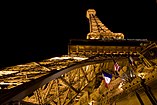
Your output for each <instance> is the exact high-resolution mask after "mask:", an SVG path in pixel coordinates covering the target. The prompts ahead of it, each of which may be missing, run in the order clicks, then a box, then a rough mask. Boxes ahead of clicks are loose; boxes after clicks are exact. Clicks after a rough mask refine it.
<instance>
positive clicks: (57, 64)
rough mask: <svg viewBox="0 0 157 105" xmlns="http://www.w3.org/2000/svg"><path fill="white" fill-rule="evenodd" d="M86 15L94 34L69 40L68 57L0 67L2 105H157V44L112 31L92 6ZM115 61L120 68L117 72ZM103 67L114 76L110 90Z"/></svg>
mask: <svg viewBox="0 0 157 105" xmlns="http://www.w3.org/2000/svg"><path fill="white" fill-rule="evenodd" d="M86 16H87V18H88V19H89V24H90V32H89V33H88V34H87V38H86V39H82V40H78V39H71V40H70V42H69V43H68V54H67V55H63V56H61V57H53V58H50V59H44V60H41V61H38V62H30V63H26V64H21V65H15V66H11V67H6V68H3V69H1V70H0V92H1V94H0V103H1V104H2V105H7V104H9V103H10V104H13V105H14V104H18V105H133V104H135V105H156V104H157V101H156V99H157V89H156V88H157V66H156V65H157V45H156V42H154V41H149V40H147V39H125V38H124V35H123V34H122V33H113V32H111V31H110V30H109V29H108V28H107V27H106V26H104V25H103V24H102V22H101V21H100V20H99V19H98V17H97V16H96V11H95V10H94V9H89V10H87V15H86ZM128 56H131V57H132V58H133V60H134V62H135V65H132V66H131V65H130V62H129V60H128ZM113 59H114V60H115V61H116V62H117V63H118V65H119V66H120V70H119V71H117V73H118V75H117V74H116V72H115V71H114V62H113ZM129 70H132V72H130V71H129ZM102 71H105V72H108V73H110V74H112V75H113V77H112V79H111V82H110V84H109V85H108V88H106V87H105V83H104V82H103V80H102V79H101V77H102V75H101V73H102Z"/></svg>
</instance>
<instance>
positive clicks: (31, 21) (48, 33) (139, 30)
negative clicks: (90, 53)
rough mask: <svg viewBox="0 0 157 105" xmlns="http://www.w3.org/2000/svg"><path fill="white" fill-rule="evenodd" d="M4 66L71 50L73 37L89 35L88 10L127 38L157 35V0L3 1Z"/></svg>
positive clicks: (0, 47)
mask: <svg viewBox="0 0 157 105" xmlns="http://www.w3.org/2000/svg"><path fill="white" fill-rule="evenodd" d="M1 5H3V7H2V9H1V35H0V67H5V66H11V65H16V64H22V63H27V62H31V61H39V60H42V59H46V58H50V57H54V56H61V55H66V54H68V52H67V48H68V42H69V40H70V39H86V35H87V34H88V32H89V23H88V19H87V18H86V11H87V10H88V9H90V8H92V9H95V10H96V15H97V16H98V18H99V19H100V20H101V21H102V22H103V24H104V25H106V26H107V27H108V28H109V29H110V30H111V31H112V32H115V33H118V32H122V33H123V34H124V35H125V38H134V39H135V38H138V39H139V38H140V39H142V38H147V39H149V40H156V39H157V38H155V37H156V35H157V29H156V28H157V24H156V20H157V16H156V13H157V3H156V0H95V1H94V0H82V1H80V0H70V1H68V0H63V1H55V2H52V1H51V2H46V1H44V2H43V1H40V2H38V1H36V2H24V1H23V2H19V1H18V2H15V1H14V2H6V3H3V4H2V3H1Z"/></svg>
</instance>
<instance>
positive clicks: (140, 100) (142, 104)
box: [135, 91, 144, 105]
mask: <svg viewBox="0 0 157 105" xmlns="http://www.w3.org/2000/svg"><path fill="white" fill-rule="evenodd" d="M135 93H136V97H137V98H138V100H139V102H140V104H141V105H144V103H143V101H142V99H141V97H140V95H139V94H138V93H137V91H135Z"/></svg>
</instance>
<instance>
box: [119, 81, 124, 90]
mask: <svg viewBox="0 0 157 105" xmlns="http://www.w3.org/2000/svg"><path fill="white" fill-rule="evenodd" d="M122 86H123V82H121V83H120V84H119V86H118V89H120V91H123V88H122Z"/></svg>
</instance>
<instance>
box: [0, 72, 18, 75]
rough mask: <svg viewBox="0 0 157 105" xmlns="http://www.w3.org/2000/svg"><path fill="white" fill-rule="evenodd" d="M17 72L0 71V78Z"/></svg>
mask: <svg viewBox="0 0 157 105" xmlns="http://www.w3.org/2000/svg"><path fill="white" fill-rule="evenodd" d="M17 72H19V71H0V76H3V75H9V74H13V73H17Z"/></svg>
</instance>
